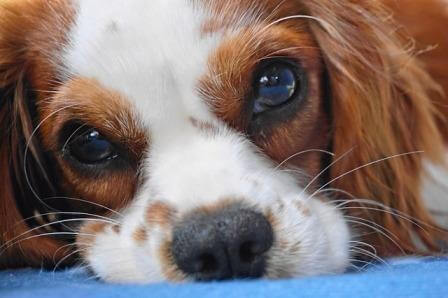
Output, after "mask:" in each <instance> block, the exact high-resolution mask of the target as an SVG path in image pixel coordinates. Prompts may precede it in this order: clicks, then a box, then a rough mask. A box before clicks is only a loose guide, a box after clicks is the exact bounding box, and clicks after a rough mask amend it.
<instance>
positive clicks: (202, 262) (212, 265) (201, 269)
mask: <svg viewBox="0 0 448 298" xmlns="http://www.w3.org/2000/svg"><path fill="white" fill-rule="evenodd" d="M218 266H219V262H218V260H217V259H216V257H215V256H214V255H212V254H209V253H204V254H201V255H199V256H198V257H197V259H196V264H195V265H194V272H197V273H201V274H204V275H210V274H213V273H214V272H216V271H218V270H219V268H218Z"/></svg>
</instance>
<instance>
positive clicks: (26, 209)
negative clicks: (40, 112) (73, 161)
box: [0, 1, 62, 269]
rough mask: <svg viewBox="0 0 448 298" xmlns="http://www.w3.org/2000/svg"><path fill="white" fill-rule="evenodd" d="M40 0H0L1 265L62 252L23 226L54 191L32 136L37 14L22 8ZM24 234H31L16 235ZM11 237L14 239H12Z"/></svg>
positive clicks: (34, 262) (50, 257)
mask: <svg viewBox="0 0 448 298" xmlns="http://www.w3.org/2000/svg"><path fill="white" fill-rule="evenodd" d="M40 2H41V1H34V2H33V4H31V2H28V1H3V2H1V3H0V127H1V129H0V183H1V185H0V229H1V230H0V269H1V268H6V267H8V268H11V267H15V266H23V265H36V266H41V264H42V263H45V260H53V257H55V258H56V259H57V258H59V257H58V256H62V252H61V251H59V252H58V251H57V249H58V248H59V247H60V243H58V241H55V240H54V239H50V238H48V237H37V238H33V236H35V235H37V234H36V232H28V231H29V229H30V228H29V226H28V224H27V223H28V221H24V218H26V217H30V216H32V215H34V210H35V208H38V209H39V208H40V205H39V206H37V205H36V202H37V200H38V198H37V197H41V196H50V195H54V194H55V193H56V192H55V189H54V187H53V185H52V183H51V181H53V180H52V178H53V177H48V175H47V173H48V172H49V171H48V162H47V160H46V158H47V157H46V156H45V154H44V152H43V150H41V147H40V143H39V138H38V135H36V136H35V137H33V138H31V136H32V133H33V130H34V129H35V128H36V122H37V121H38V116H37V112H36V102H35V96H34V92H33V90H32V88H31V87H30V85H29V80H28V78H29V76H30V75H31V69H30V65H29V55H32V53H31V54H30V49H31V48H30V46H29V43H30V40H29V39H28V38H29V37H30V32H31V30H32V29H33V28H35V22H36V21H37V20H38V18H37V17H36V15H33V14H27V13H28V12H31V11H33V9H35V8H36V7H37V5H38V4H41V3H40ZM33 5H34V6H36V7H34V6H33ZM39 7H40V6H39ZM27 145H28V154H27V158H26V160H25V158H24V154H25V148H26V147H27ZM25 171H27V173H28V177H27V176H26V175H25ZM28 237H31V239H29V240H27V241H19V240H20V239H24V238H28ZM16 242H19V243H18V244H17V245H11V244H13V243H16ZM55 253H56V255H55Z"/></svg>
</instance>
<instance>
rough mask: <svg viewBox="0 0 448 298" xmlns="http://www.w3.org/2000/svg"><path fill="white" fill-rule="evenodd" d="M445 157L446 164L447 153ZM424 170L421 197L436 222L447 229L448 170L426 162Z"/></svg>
mask: <svg viewBox="0 0 448 298" xmlns="http://www.w3.org/2000/svg"><path fill="white" fill-rule="evenodd" d="M446 157H447V158H446V161H447V163H448V151H447V154H446ZM425 170H426V173H425V175H424V177H423V194H422V197H423V199H424V200H425V204H426V207H427V208H428V210H429V211H430V212H432V213H433V215H434V218H435V219H436V220H437V222H438V223H439V224H440V225H442V226H444V227H446V228H448V216H447V214H448V169H447V168H446V167H444V166H442V165H435V164H434V163H430V162H426V163H425Z"/></svg>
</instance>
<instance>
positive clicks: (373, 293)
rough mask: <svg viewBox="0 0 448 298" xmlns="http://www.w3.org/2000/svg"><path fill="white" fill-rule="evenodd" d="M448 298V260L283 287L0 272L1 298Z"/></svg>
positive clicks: (281, 283) (293, 281) (373, 269)
mask: <svg viewBox="0 0 448 298" xmlns="http://www.w3.org/2000/svg"><path fill="white" fill-rule="evenodd" d="M350 296H351V297H448V259H423V260H416V259H411V260H409V259H407V260H405V261H403V260H402V261H394V262H392V263H391V264H390V265H382V266H371V267H370V268H368V269H366V270H365V271H364V272H361V273H348V274H343V275H337V276H320V277H312V278H302V279H290V280H279V281H267V280H258V281H232V282H213V283H192V284H169V283H165V284H153V285H147V286H136V285H110V284H105V283H102V282H100V281H96V280H92V279H91V278H89V276H88V275H86V273H84V272H83V271H82V270H80V269H72V270H68V271H63V272H56V273H53V272H44V271H36V270H20V271H4V272H0V297H1V298H9V297H11V298H25V297H30V298H31V297H32V298H36V297H45V298H53V297H54V298H56V297H57V298H70V297H98V298H103V297H124V298H140V297H157V298H163V297H191V298H194V297H207V298H230V297H231V298H234V297H270V298H276V297H278V298H280V297H281V298H289V297H350Z"/></svg>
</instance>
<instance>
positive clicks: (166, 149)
mask: <svg viewBox="0 0 448 298" xmlns="http://www.w3.org/2000/svg"><path fill="white" fill-rule="evenodd" d="M77 3H78V15H77V17H76V21H75V26H74V27H73V29H72V30H71V32H70V45H69V46H68V47H67V49H66V51H65V55H64V57H65V58H64V64H65V67H66V68H67V70H68V71H69V72H70V75H71V76H81V77H88V78H94V79H96V80H97V81H99V82H100V83H101V84H102V85H103V86H105V87H107V88H111V89H114V90H116V91H118V92H120V93H121V94H123V95H124V96H126V97H127V99H128V100H129V101H130V103H131V105H132V106H133V107H134V111H135V117H136V118H137V119H139V121H140V122H141V124H142V127H144V128H145V129H147V132H148V135H150V139H151V145H150V148H149V150H148V153H147V156H146V160H145V165H146V166H145V167H144V169H143V170H144V173H145V174H146V175H147V177H150V178H149V179H148V181H147V182H146V183H145V184H144V185H143V186H142V187H141V188H140V189H139V191H138V195H137V197H136V198H135V200H134V201H133V203H132V204H131V206H130V207H129V208H128V209H127V210H125V211H124V218H123V219H119V220H121V222H122V230H121V232H120V233H119V234H117V233H115V232H113V230H111V229H106V231H105V232H103V233H102V234H100V235H98V236H97V237H96V239H95V242H94V245H93V247H92V249H90V251H89V254H88V256H89V257H88V259H87V261H88V263H89V265H90V266H91V267H92V269H93V270H94V271H95V272H96V273H97V274H98V275H99V276H100V277H101V278H103V279H106V280H110V281H118V282H155V281H161V280H164V279H166V277H165V276H164V274H163V268H162V266H163V264H162V263H161V260H160V256H159V255H158V251H159V249H160V245H161V243H162V242H163V241H164V240H166V239H168V238H169V237H170V231H165V230H163V229H162V228H159V227H156V226H153V227H148V228H149V229H150V237H149V240H148V241H147V242H146V243H145V244H144V245H143V246H139V245H138V244H137V243H135V240H133V239H132V233H133V232H134V231H135V229H137V228H138V227H139V226H141V225H142V224H143V225H145V224H146V223H145V222H144V210H145V208H147V206H148V205H149V204H150V203H151V202H153V201H154V200H161V201H164V202H166V203H169V204H171V205H172V206H174V207H175V208H177V209H178V210H179V212H180V213H185V212H188V211H189V210H192V209H194V208H196V207H199V206H206V205H211V204H213V203H215V202H218V201H219V200H222V199H225V198H238V199H241V200H243V201H244V202H245V203H246V204H247V205H248V206H251V207H253V208H254V209H256V210H259V211H261V212H266V211H267V209H269V208H270V209H271V210H272V212H273V214H274V216H276V217H277V218H278V220H279V227H281V229H280V228H279V230H275V231H274V233H276V237H277V238H276V239H278V240H279V239H283V240H284V241H285V242H286V243H291V244H294V243H301V244H302V249H301V251H300V252H298V253H296V254H292V253H289V252H288V251H287V250H282V249H281V248H280V247H279V246H278V245H277V244H278V243H276V244H274V247H273V249H272V250H271V252H270V255H271V258H270V261H269V264H268V265H269V266H268V269H267V277H278V276H281V274H279V273H278V272H280V271H282V270H283V271H282V272H287V273H288V274H287V275H289V276H299V275H310V274H322V273H332V272H341V271H344V270H345V268H346V267H347V265H348V263H349V261H348V259H349V238H350V236H349V231H348V228H347V226H346V224H345V222H344V220H343V218H342V216H341V215H340V214H339V212H338V211H337V210H336V209H335V208H333V207H330V206H329V205H328V204H327V203H323V202H321V201H319V200H317V199H316V198H310V197H308V196H307V194H306V193H304V192H303V189H301V188H300V187H298V186H297V179H294V178H293V177H292V176H290V175H289V174H287V173H286V172H281V171H278V170H275V169H274V168H273V165H272V164H271V162H270V161H269V160H267V159H266V158H265V157H263V156H262V154H260V153H259V152H258V151H257V149H256V148H255V147H254V146H253V145H252V144H251V143H250V142H249V141H248V140H246V139H245V138H244V137H243V136H240V135H239V134H238V133H237V132H235V131H232V130H231V129H229V128H227V127H226V125H225V124H224V123H223V122H222V121H220V120H219V119H217V118H216V116H214V114H213V113H212V112H211V111H210V109H209V108H208V106H207V105H206V104H205V103H204V101H203V100H202V99H201V98H200V97H199V95H198V93H197V91H196V89H195V88H196V86H197V83H198V80H199V78H200V77H201V76H202V75H204V74H205V73H206V72H207V71H208V70H207V59H208V57H209V56H210V55H211V54H212V53H213V50H214V49H215V48H216V47H217V46H218V45H219V43H220V41H221V39H222V36H223V35H222V34H221V33H220V34H215V35H208V36H207V37H203V36H202V37H201V35H200V26H201V23H202V22H203V21H204V20H205V18H206V17H207V12H205V11H202V10H201V9H200V8H199V7H196V8H193V7H192V6H190V5H191V4H190V1H186V0H151V1H148V0H134V1H122V0H78V1H77ZM190 117H194V118H196V119H198V120H200V121H207V122H209V123H213V124H214V125H215V126H216V127H217V130H218V132H217V133H216V134H207V133H204V132H201V131H200V130H198V129H197V128H195V127H194V126H193V125H192V123H191V122H190V121H189V119H190ZM297 201H299V202H301V203H302V205H303V206H305V208H307V209H308V210H309V212H310V214H309V215H306V214H304V212H302V211H301V210H299V209H298V208H295V207H294V204H293V203H294V202H297ZM278 202H283V203H284V204H285V206H286V208H284V209H281V208H280V207H279V206H278ZM117 220H118V219H117ZM277 242H278V241H277Z"/></svg>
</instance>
